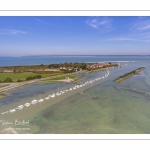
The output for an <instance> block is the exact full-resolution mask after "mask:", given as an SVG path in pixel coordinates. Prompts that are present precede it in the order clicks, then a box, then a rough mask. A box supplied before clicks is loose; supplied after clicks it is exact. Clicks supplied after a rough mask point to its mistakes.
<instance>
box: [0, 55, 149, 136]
mask: <svg viewBox="0 0 150 150" xmlns="http://www.w3.org/2000/svg"><path fill="white" fill-rule="evenodd" d="M65 62H100V63H105V62H114V63H119V64H120V65H121V66H122V67H119V68H112V69H110V73H109V76H108V77H107V78H105V79H101V80H98V81H95V82H93V83H91V84H88V85H86V86H84V87H81V88H78V89H75V90H72V91H68V92H67V93H65V94H62V95H60V96H56V97H55V98H50V99H49V100H44V102H41V103H38V104H35V105H30V106H29V107H24V108H23V109H22V110H17V111H16V112H14V113H7V114H1V113H2V112H6V111H9V110H10V109H13V108H16V107H17V106H19V105H24V104H25V103H27V102H31V101H32V100H33V99H37V100H38V99H41V98H43V99H44V98H45V97H47V96H48V95H50V94H52V93H56V92H58V91H59V90H66V89H69V88H72V87H73V86H75V85H79V84H84V83H85V82H87V81H90V80H94V79H96V78H99V77H102V76H104V75H105V73H106V71H105V70H103V71H95V72H88V73H85V74H76V76H78V77H79V78H80V80H79V81H77V82H70V83H64V82H51V83H42V84H37V83H34V84H31V85H28V86H24V87H21V88H19V89H15V90H11V91H9V92H8V93H9V94H10V96H8V97H5V98H1V99H0V133H1V134H149V133H150V127H149V124H150V57H149V56H30V57H29V56H28V57H0V66H19V65H40V64H52V63H65ZM139 67H145V69H144V70H142V71H141V72H140V73H139V74H136V75H133V76H131V77H129V78H127V79H126V80H124V81H123V82H121V83H116V82H114V80H115V79H116V78H117V77H119V76H121V75H123V74H125V73H128V72H130V71H133V70H135V69H137V68H139Z"/></svg>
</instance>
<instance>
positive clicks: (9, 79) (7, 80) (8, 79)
mask: <svg viewBox="0 0 150 150" xmlns="http://www.w3.org/2000/svg"><path fill="white" fill-rule="evenodd" d="M4 82H12V79H11V78H9V77H7V78H6V79H5V80H4Z"/></svg>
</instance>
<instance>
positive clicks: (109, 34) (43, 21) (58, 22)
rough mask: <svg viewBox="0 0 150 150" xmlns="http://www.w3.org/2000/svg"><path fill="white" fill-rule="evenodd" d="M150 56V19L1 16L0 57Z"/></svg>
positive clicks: (142, 17)
mask: <svg viewBox="0 0 150 150" xmlns="http://www.w3.org/2000/svg"><path fill="white" fill-rule="evenodd" d="M28 55H150V17H148V16H146V17H144V16H139V17H138V16H133V17H132V16H118V17H117V16H116V17H115V16H113V17H111V16H89V17H88V16H83V17H82V16H68V17H67V16H20V17H15V16H8V17H7V16H0V56H28Z"/></svg>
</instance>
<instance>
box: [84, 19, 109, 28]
mask: <svg viewBox="0 0 150 150" xmlns="http://www.w3.org/2000/svg"><path fill="white" fill-rule="evenodd" d="M86 24H87V25H89V26H91V27H93V28H95V29H99V28H105V29H111V26H112V25H111V20H110V19H109V18H108V17H90V18H88V20H87V21H86Z"/></svg>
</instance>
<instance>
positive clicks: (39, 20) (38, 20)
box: [35, 19, 45, 23]
mask: <svg viewBox="0 0 150 150" xmlns="http://www.w3.org/2000/svg"><path fill="white" fill-rule="evenodd" d="M35 20H36V21H37V22H41V23H45V21H43V20H41V19H35Z"/></svg>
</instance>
